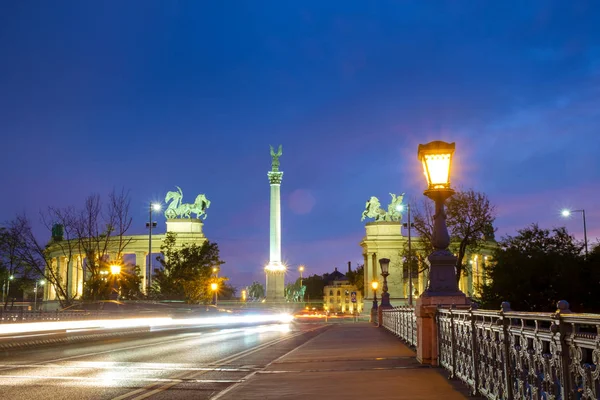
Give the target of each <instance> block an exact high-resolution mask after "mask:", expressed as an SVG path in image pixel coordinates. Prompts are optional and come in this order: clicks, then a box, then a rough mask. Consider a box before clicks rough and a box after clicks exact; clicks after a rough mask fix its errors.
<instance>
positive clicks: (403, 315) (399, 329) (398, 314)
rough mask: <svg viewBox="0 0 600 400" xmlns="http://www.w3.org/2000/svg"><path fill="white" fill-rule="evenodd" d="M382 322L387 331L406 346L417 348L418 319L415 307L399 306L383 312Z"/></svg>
mask: <svg viewBox="0 0 600 400" xmlns="http://www.w3.org/2000/svg"><path fill="white" fill-rule="evenodd" d="M382 321H383V324H382V325H383V327H384V328H385V329H387V330H388V331H390V332H392V333H393V334H394V335H396V336H398V337H399V338H400V339H402V340H403V341H404V342H405V343H406V344H408V345H410V346H412V347H417V317H416V315H415V308H414V307H411V306H399V307H394V308H391V309H387V310H382Z"/></svg>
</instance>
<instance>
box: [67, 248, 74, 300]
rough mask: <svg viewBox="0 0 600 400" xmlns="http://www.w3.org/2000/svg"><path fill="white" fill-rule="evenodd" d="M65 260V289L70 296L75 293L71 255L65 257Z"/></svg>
mask: <svg viewBox="0 0 600 400" xmlns="http://www.w3.org/2000/svg"><path fill="white" fill-rule="evenodd" d="M65 261H66V264H67V282H66V285H65V286H66V287H65V289H66V291H67V293H68V296H69V297H71V298H72V297H73V295H74V294H75V278H74V275H75V274H74V273H73V272H75V271H74V270H73V264H74V263H73V255H71V257H70V258H65Z"/></svg>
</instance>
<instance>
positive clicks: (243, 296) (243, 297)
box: [242, 290, 248, 301]
mask: <svg viewBox="0 0 600 400" xmlns="http://www.w3.org/2000/svg"><path fill="white" fill-rule="evenodd" d="M247 293H248V292H246V290H242V301H246V298H247V297H248V295H247Z"/></svg>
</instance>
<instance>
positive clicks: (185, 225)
mask: <svg viewBox="0 0 600 400" xmlns="http://www.w3.org/2000/svg"><path fill="white" fill-rule="evenodd" d="M203 225H204V223H203V222H202V221H201V220H199V219H196V218H185V219H184V218H181V219H176V218H175V219H168V220H167V232H175V233H200V234H202V226H203Z"/></svg>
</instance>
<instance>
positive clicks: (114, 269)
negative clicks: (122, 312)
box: [110, 264, 121, 300]
mask: <svg viewBox="0 0 600 400" xmlns="http://www.w3.org/2000/svg"><path fill="white" fill-rule="evenodd" d="M110 274H111V275H112V278H113V280H114V284H113V289H115V292H116V293H117V298H116V299H115V300H119V295H120V294H121V281H120V279H119V278H120V276H121V266H120V265H117V264H113V265H111V266H110ZM114 286H116V288H115V287H114Z"/></svg>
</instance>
